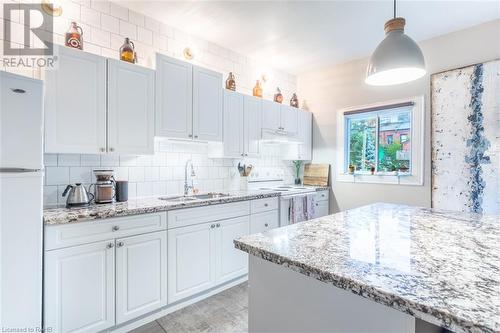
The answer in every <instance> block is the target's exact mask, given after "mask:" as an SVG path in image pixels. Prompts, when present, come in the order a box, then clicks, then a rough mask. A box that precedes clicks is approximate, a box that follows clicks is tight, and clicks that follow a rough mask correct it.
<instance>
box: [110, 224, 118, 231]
mask: <svg viewBox="0 0 500 333" xmlns="http://www.w3.org/2000/svg"><path fill="white" fill-rule="evenodd" d="M112 230H113V231H118V230H120V227H119V226H117V225H114V226H113V228H112Z"/></svg>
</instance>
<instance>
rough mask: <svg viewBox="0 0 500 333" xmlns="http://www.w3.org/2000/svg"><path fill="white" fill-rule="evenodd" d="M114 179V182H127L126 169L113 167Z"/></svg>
mask: <svg viewBox="0 0 500 333" xmlns="http://www.w3.org/2000/svg"><path fill="white" fill-rule="evenodd" d="M113 170H114V171H115V179H116V180H128V178H129V177H128V168H127V167H114V168H113Z"/></svg>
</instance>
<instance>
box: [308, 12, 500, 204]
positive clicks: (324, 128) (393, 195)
mask: <svg viewBox="0 0 500 333" xmlns="http://www.w3.org/2000/svg"><path fill="white" fill-rule="evenodd" d="M419 45H420V46H421V48H422V51H423V53H424V56H425V59H426V64H427V71H428V73H429V74H433V73H437V72H441V71H445V70H449V69H453V68H458V67H463V66H467V65H471V64H474V63H478V62H483V61H488V60H493V59H498V58H500V20H496V21H492V22H488V23H484V24H481V25H478V26H475V27H471V28H469V29H465V30H461V31H457V32H453V33H450V34H447V35H443V36H440V37H437V38H433V39H430V40H426V41H423V42H421V43H419ZM367 62H368V59H367V58H365V59H360V60H355V61H351V62H348V63H345V64H341V65H335V66H331V67H326V68H321V69H318V70H315V71H312V72H308V73H304V74H301V75H299V77H298V93H299V95H300V96H302V97H303V98H304V99H305V100H306V101H307V105H308V107H309V109H310V111H312V112H313V113H314V130H313V132H314V136H313V162H317V163H330V164H331V165H332V171H331V173H332V174H331V175H332V178H333V182H332V187H333V194H334V195H333V196H332V199H331V200H332V203H333V205H331V207H332V209H333V211H338V210H345V209H349V208H353V207H357V206H361V205H365V204H369V203H373V202H379V201H384V202H394V203H404V204H410V205H419V206H427V207H428V206H430V204H431V181H430V179H431V177H430V168H431V159H430V154H431V149H430V106H429V105H430V102H429V98H430V96H429V95H430V77H429V75H427V76H425V77H424V78H422V79H420V80H418V81H415V82H411V83H407V84H403V85H399V86H394V87H371V86H367V85H366V84H365V83H364V78H365V70H366V65H367ZM418 95H425V100H426V112H425V116H426V126H425V133H426V134H425V154H424V155H425V163H424V165H425V172H424V185H423V186H403V185H385V184H359V183H357V184H353V183H342V182H337V181H336V175H335V173H336V164H335V163H336V155H337V151H336V145H337V133H336V130H337V111H338V110H340V109H342V108H345V107H349V106H356V105H363V104H369V103H374V102H383V101H385V100H391V99H398V98H405V97H410V96H418Z"/></svg>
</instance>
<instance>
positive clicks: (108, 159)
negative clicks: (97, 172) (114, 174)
mask: <svg viewBox="0 0 500 333" xmlns="http://www.w3.org/2000/svg"><path fill="white" fill-rule="evenodd" d="M119 165H120V157H119V156H118V155H101V166H103V167H116V166H119Z"/></svg>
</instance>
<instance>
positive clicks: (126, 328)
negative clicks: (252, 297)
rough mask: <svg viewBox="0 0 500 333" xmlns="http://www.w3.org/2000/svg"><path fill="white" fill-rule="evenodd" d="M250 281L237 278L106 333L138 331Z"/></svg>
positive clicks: (246, 276) (245, 278) (245, 276)
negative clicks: (144, 326) (137, 329)
mask: <svg viewBox="0 0 500 333" xmlns="http://www.w3.org/2000/svg"><path fill="white" fill-rule="evenodd" d="M247 280H248V275H244V276H242V277H239V278H236V279H234V280H232V281H229V282H227V283H225V284H223V285H220V286H217V287H214V288H212V289H209V290H207V291H204V292H202V293H200V294H196V295H194V296H191V297H189V298H187V299H185V300H182V301H179V302H177V303H173V304H169V305H167V306H165V307H163V308H160V309H158V310H156V311H153V312H150V313H148V314H145V315H143V316H141V317H138V318H136V319H134V320H133V321H131V322H128V323H124V324H121V325H120V326H114V327H112V328H110V329H108V330H106V331H105V332H108V333H126V332H130V331H131V330H133V329H136V328H138V327H141V326H142V325H145V324H147V323H150V322H152V321H154V320H156V319H159V318H161V317H163V316H166V315H168V314H169V313H172V312H175V311H177V310H179V309H182V308H185V307H186V306H189V305H191V304H194V303H196V302H199V301H201V300H204V299H205V298H208V297H210V296H213V295H215V294H218V293H220V292H222V291H224V290H226V289H229V288H232V287H234V286H236V285H238V284H240V283H243V282H245V281H247Z"/></svg>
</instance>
